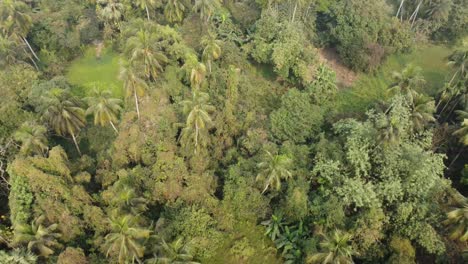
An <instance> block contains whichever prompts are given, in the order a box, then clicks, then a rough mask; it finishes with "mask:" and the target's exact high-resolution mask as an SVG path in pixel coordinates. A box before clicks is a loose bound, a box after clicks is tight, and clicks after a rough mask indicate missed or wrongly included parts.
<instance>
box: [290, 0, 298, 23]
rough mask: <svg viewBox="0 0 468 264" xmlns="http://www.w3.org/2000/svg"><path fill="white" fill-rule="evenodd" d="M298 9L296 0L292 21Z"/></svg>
mask: <svg viewBox="0 0 468 264" xmlns="http://www.w3.org/2000/svg"><path fill="white" fill-rule="evenodd" d="M296 11H297V2H296V4H295V5H294V11H293V15H292V19H291V22H294V18H295V17H296Z"/></svg>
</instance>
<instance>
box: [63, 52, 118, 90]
mask: <svg viewBox="0 0 468 264" xmlns="http://www.w3.org/2000/svg"><path fill="white" fill-rule="evenodd" d="M119 63H120V56H119V55H118V54H117V53H115V52H113V51H112V50H111V48H106V49H104V50H103V52H102V56H101V58H100V59H97V58H96V51H95V48H94V46H91V47H89V48H87V49H86V51H85V53H84V55H83V57H81V58H78V59H76V60H75V61H73V62H72V64H71V65H70V67H69V69H68V72H67V78H68V81H69V82H70V83H71V84H73V85H74V86H75V88H74V90H73V92H74V93H75V94H76V95H79V96H87V95H89V94H90V92H91V91H92V89H93V88H94V87H98V88H99V89H108V90H110V91H111V92H112V94H113V95H114V96H115V97H118V98H122V97H123V91H122V82H121V81H120V80H119V78H118V75H119V68H120V65H119Z"/></svg>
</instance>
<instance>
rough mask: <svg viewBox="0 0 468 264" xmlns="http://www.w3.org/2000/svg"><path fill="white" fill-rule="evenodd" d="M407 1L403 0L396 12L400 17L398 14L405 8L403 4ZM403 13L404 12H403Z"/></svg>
mask: <svg viewBox="0 0 468 264" xmlns="http://www.w3.org/2000/svg"><path fill="white" fill-rule="evenodd" d="M404 3H405V0H401V2H400V7H399V8H398V11H397V13H396V17H397V18H398V15H399V14H400V12H401V9H402V8H403V4H404ZM402 15H403V14H402Z"/></svg>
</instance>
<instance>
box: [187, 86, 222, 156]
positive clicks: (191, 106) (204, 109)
mask: <svg viewBox="0 0 468 264" xmlns="http://www.w3.org/2000/svg"><path fill="white" fill-rule="evenodd" d="M209 99H210V98H209V95H208V94H207V93H203V92H200V91H198V90H195V91H193V93H192V99H191V100H185V101H183V102H182V104H183V107H184V109H183V110H184V113H185V114H186V115H187V121H186V123H185V128H184V129H183V130H182V134H181V136H180V141H181V142H182V144H184V145H185V146H186V147H189V146H190V145H191V144H193V146H194V153H195V154H196V153H197V151H198V150H199V149H200V146H203V147H205V146H206V145H207V142H206V141H207V138H208V129H209V127H210V126H211V125H212V123H213V121H212V119H211V117H210V113H211V112H213V111H214V110H215V107H214V106H212V105H210V104H209V103H208V101H209Z"/></svg>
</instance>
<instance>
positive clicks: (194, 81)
mask: <svg viewBox="0 0 468 264" xmlns="http://www.w3.org/2000/svg"><path fill="white" fill-rule="evenodd" d="M205 75H206V67H205V64H203V63H201V62H200V63H198V64H197V66H195V67H194V68H193V69H192V71H191V73H190V84H191V85H192V88H195V89H198V88H200V85H201V84H202V83H203V80H205Z"/></svg>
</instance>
